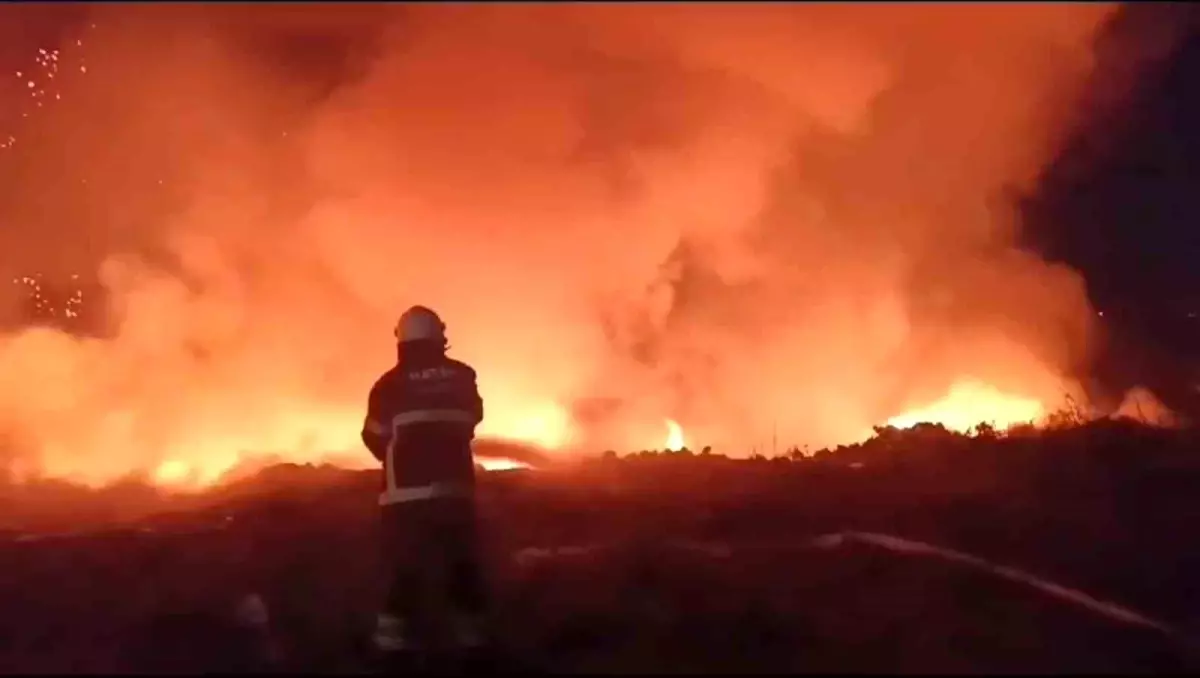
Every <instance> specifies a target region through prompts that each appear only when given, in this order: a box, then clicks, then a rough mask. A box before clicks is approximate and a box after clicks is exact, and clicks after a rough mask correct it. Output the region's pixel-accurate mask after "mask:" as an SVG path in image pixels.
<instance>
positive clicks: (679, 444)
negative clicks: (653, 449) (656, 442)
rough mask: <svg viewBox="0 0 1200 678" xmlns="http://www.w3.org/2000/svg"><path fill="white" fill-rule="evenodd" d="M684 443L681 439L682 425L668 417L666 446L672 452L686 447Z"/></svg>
mask: <svg viewBox="0 0 1200 678" xmlns="http://www.w3.org/2000/svg"><path fill="white" fill-rule="evenodd" d="M686 445H687V444H686V443H685V442H684V440H683V427H682V426H680V425H679V422H677V421H675V420H674V419H668V420H667V444H666V448H667V449H668V450H670V451H672V452H678V451H680V450H682V449H683V448H684V447H686Z"/></svg>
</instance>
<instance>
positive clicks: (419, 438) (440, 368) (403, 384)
mask: <svg viewBox="0 0 1200 678" xmlns="http://www.w3.org/2000/svg"><path fill="white" fill-rule="evenodd" d="M445 330H446V326H445V324H443V323H442V320H441V319H440V318H439V317H438V315H437V314H436V313H434V312H433V311H431V310H430V309H428V308H425V307H423V306H414V307H412V308H410V309H409V310H407V311H405V313H404V314H403V315H402V316H401V317H400V321H399V323H397V325H396V332H395V334H396V346H397V362H396V365H395V366H394V367H393V368H392V369H390V370H388V371H387V372H386V373H385V374H384V375H383V376H382V377H380V378H379V380H378V381H377V382H375V385H374V387H372V389H371V394H370V397H369V401H368V405H367V418H366V422H365V423H364V424H363V432H362V438H363V442H364V443H365V444H366V446H367V448H368V449H369V450H370V451H371V453H372V454H374V455H375V458H376V459H378V460H380V461H381V462H382V463H383V475H384V489H383V492H382V494H380V497H379V504H380V509H381V514H382V539H383V556H384V563H385V567H386V568H387V574H388V576H389V577H390V587H389V590H388V593H387V597H386V600H385V601H384V605H383V608H382V610H381V612H380V614H379V617H378V619H377V623H376V630H375V635H374V643H375V646H376V648H377V649H378V650H380V651H381V652H382V653H384V655H385V657H387V658H388V659H391V660H396V661H398V662H400V663H404V662H408V661H411V660H414V659H421V658H423V657H424V656H425V655H426V653H427V652H429V651H431V650H451V651H454V652H458V651H470V650H479V649H481V648H482V647H483V646H484V644H485V635H486V634H485V628H484V615H485V604H486V600H485V586H484V578H483V572H482V565H481V559H480V554H479V548H478V544H477V537H476V516H475V497H474V489H475V466H474V463H473V460H472V456H471V441H472V440H473V439H474V437H475V426H476V425H477V424H478V423H479V422H480V421H481V420H482V419H483V400H482V399H481V398H480V396H479V390H478V387H477V386H476V382H475V370H474V369H472V368H471V367H470V366H468V365H466V364H465V363H462V362H459V361H457V360H454V359H451V358H449V357H447V356H446V350H447V347H448V344H447V341H446V333H445ZM447 645H448V647H447Z"/></svg>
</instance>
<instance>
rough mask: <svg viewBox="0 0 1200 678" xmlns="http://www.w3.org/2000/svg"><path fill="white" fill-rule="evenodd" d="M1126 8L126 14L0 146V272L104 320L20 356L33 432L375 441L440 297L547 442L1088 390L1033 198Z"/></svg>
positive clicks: (832, 425) (802, 434) (174, 452)
mask: <svg viewBox="0 0 1200 678" xmlns="http://www.w3.org/2000/svg"><path fill="white" fill-rule="evenodd" d="M1112 10H1113V8H1112V7H1110V6H1104V5H1096V4H1081V5H1004V6H1000V5H978V6H975V5H972V6H953V5H947V6H942V5H936V6H935V5H930V6H920V7H914V6H904V7H891V6H878V7H865V6H844V7H843V6H826V5H811V6H788V5H737V6H734V5H729V6H722V5H705V6H684V5H678V6H649V5H647V6H615V5H614V6H587V5H569V4H564V5H544V6H539V5H522V6H511V5H509V6H482V5H480V6H459V5H453V4H447V5H413V6H397V5H382V4H381V5H364V6H358V5H349V6H337V7H334V6H316V5H313V6H305V7H290V6H278V7H276V6H259V7H246V6H240V5H227V6H217V5H212V6H153V5H145V6H116V5H111V6H107V5H97V6H93V7H91V8H90V12H91V14H90V17H89V21H87V22H83V23H81V24H79V26H77V27H75V28H73V29H72V31H73V32H72V33H71V34H70V35H69V36H68V37H65V38H63V40H62V42H63V45H64V46H65V47H64V48H63V56H62V57H61V58H62V60H63V62H66V61H67V60H68V58H70V59H82V58H83V56H84V55H86V68H85V69H83V70H80V69H70V70H68V71H64V72H63V73H62V74H61V75H59V76H58V77H57V79H56V80H55V87H56V88H58V89H60V90H61V92H62V96H61V105H56V106H47V107H44V108H39V110H38V114H37V115H32V116H28V117H27V118H25V119H22V120H20V121H19V132H20V133H19V134H17V135H14V136H16V137H17V143H16V144H15V145H14V146H13V148H11V149H7V150H6V151H5V153H6V155H4V156H3V158H0V165H2V166H3V169H2V170H0V172H3V176H4V179H5V181H4V182H3V184H4V188H3V189H0V190H2V191H3V202H2V203H0V212H2V216H3V219H4V221H5V223H6V224H8V225H9V227H8V228H7V229H5V231H4V233H3V236H2V238H3V241H2V243H0V247H2V251H3V252H5V254H4V255H0V257H3V262H2V263H3V265H4V266H5V267H6V268H9V269H11V272H12V273H13V274H14V275H23V274H24V273H25V270H24V269H27V268H28V267H29V266H30V265H31V262H36V265H37V266H38V267H39V269H40V270H42V271H46V272H48V273H47V275H66V274H68V273H70V272H74V271H78V270H86V271H88V272H90V271H95V272H96V275H97V276H98V277H99V280H100V281H101V283H102V284H103V285H104V287H105V288H106V289H107V293H108V296H107V299H108V301H109V303H110V308H109V309H108V311H109V324H108V330H107V333H106V334H104V335H103V336H99V337H91V338H80V337H78V336H71V335H68V334H65V333H63V332H60V331H56V330H52V329H46V328H41V329H31V330H25V331H20V332H13V333H10V334H8V335H7V336H4V337H3V338H2V339H0V398H3V401H4V402H3V408H2V413H0V426H3V429H4V430H7V431H10V432H11V435H10V438H11V441H12V442H11V443H10V446H11V447H12V448H13V449H14V450H16V451H18V453H19V454H20V459H22V460H24V461H25V462H26V463H27V464H30V465H32V467H34V468H40V469H43V470H46V471H48V472H51V473H55V474H60V475H63V474H66V475H74V476H75V477H79V478H85V479H89V478H90V479H107V478H112V477H115V476H116V475H119V474H120V473H124V472H127V471H129V470H130V469H153V468H156V467H159V466H160V465H161V464H162V463H163V462H166V461H170V460H182V461H183V462H187V463H194V464H197V465H199V466H204V465H207V466H212V467H218V466H222V465H223V464H224V465H228V463H232V462H231V461H230V459H231V458H233V459H236V457H237V455H238V454H239V453H241V452H245V451H269V452H272V453H278V452H281V451H284V452H286V453H287V454H288V455H290V456H292V457H293V458H299V459H303V458H304V457H306V456H307V457H312V458H315V457H317V456H320V455H323V454H325V453H327V452H329V451H331V450H336V451H353V450H354V449H356V445H357V436H358V427H359V426H360V424H361V418H362V414H363V408H364V406H365V394H366V392H367V389H368V388H369V387H370V384H371V382H372V381H373V379H374V378H375V377H376V376H377V375H378V374H379V373H380V372H381V371H382V370H384V369H386V368H387V367H388V364H389V362H390V361H391V358H392V351H393V349H392V346H391V341H392V338H391V333H390V329H391V325H392V324H393V323H394V321H395V318H396V316H397V314H398V313H400V312H401V311H402V310H403V309H404V308H405V307H406V306H407V305H410V304H414V303H421V304H426V305H429V306H432V307H434V308H436V309H438V310H439V311H440V312H441V313H442V315H443V316H444V318H445V320H446V321H447V323H448V324H449V328H450V334H451V337H450V338H451V343H452V346H453V350H454V353H455V354H456V355H457V356H458V357H460V358H462V359H465V360H467V361H468V362H471V363H473V364H474V365H475V366H476V368H477V369H478V371H479V375H480V386H481V389H482V391H483V395H484V397H485V400H486V403H487V409H488V414H487V421H486V422H485V424H484V426H483V429H482V432H483V433H484V434H489V435H499V436H505V437H512V438H517V439H525V440H533V441H536V442H541V443H544V444H549V445H563V446H568V447H571V446H575V447H588V448H596V447H598V446H600V445H611V446H616V447H618V448H629V447H634V446H647V445H654V444H657V443H659V441H660V440H661V438H662V437H663V436H664V435H665V431H664V429H663V420H664V418H668V417H669V418H672V419H675V420H678V421H679V422H680V423H682V424H683V426H684V428H685V429H686V430H687V431H688V439H689V440H696V441H698V442H700V441H704V440H709V441H713V442H715V443H716V444H718V445H725V446H727V447H728V446H732V445H735V444H741V445H742V446H743V448H745V447H748V446H749V445H750V444H752V443H754V442H755V441H763V440H765V439H766V437H768V436H776V437H778V439H779V440H782V441H786V442H787V443H789V444H790V443H792V442H796V443H811V444H814V445H821V444H828V443H833V442H841V441H847V440H852V439H855V438H856V437H858V436H859V435H860V434H861V433H862V432H863V431H869V429H870V426H871V425H873V424H878V423H882V422H883V421H885V420H887V419H888V418H890V417H894V416H896V415H898V414H900V413H902V412H903V411H905V410H908V409H912V408H915V407H918V406H921V405H924V404H928V403H929V402H931V401H933V400H936V399H938V398H941V397H943V396H944V395H945V394H946V393H947V392H949V390H950V389H951V387H952V386H953V385H954V384H955V383H958V382H960V381H963V380H973V381H977V382H983V383H987V384H991V385H992V386H994V387H995V388H997V389H999V390H1001V391H1005V392H1013V393H1015V394H1017V395H1019V396H1020V397H1023V398H1035V399H1038V400H1040V401H1043V402H1049V401H1051V400H1054V399H1057V398H1060V397H1061V396H1062V395H1063V394H1064V393H1066V392H1069V391H1071V390H1072V389H1073V388H1074V386H1073V385H1072V383H1071V382H1070V379H1069V376H1070V375H1071V374H1073V373H1074V372H1075V371H1077V370H1078V369H1079V368H1080V367H1081V366H1083V365H1086V361H1087V359H1088V355H1089V354H1088V349H1089V347H1088V337H1089V332H1090V325H1091V322H1092V317H1093V313H1092V312H1091V311H1090V309H1089V307H1088V302H1087V299H1086V296H1085V294H1084V291H1083V285H1082V281H1081V280H1080V279H1079V278H1078V276H1077V275H1076V274H1074V273H1073V272H1072V271H1070V270H1067V269H1064V268H1062V267H1059V266H1051V265H1048V264H1045V263H1043V262H1041V261H1039V260H1038V259H1036V258H1035V257H1032V256H1030V255H1028V254H1025V253H1023V252H1021V251H1018V250H1017V249H1015V248H1014V246H1013V244H1012V243H1013V242H1014V240H1015V233H1016V229H1017V227H1018V223H1017V219H1016V217H1015V215H1014V213H1013V212H1012V211H1011V208H1010V205H1011V204H1012V202H1013V201H1012V198H1013V197H1015V196H1016V195H1018V194H1020V192H1022V191H1027V190H1029V189H1030V188H1031V186H1032V185H1033V183H1034V182H1035V180H1036V178H1037V175H1038V172H1039V170H1040V168H1041V167H1042V166H1043V164H1044V163H1045V162H1046V161H1047V160H1048V158H1049V157H1050V155H1051V154H1052V153H1053V151H1054V148H1055V144H1056V143H1057V141H1058V140H1059V139H1060V138H1061V136H1062V135H1063V134H1065V133H1066V132H1067V131H1068V130H1067V126H1068V125H1067V123H1068V122H1069V121H1070V120H1071V119H1072V116H1073V115H1074V112H1073V108H1072V106H1073V103H1074V101H1075V98H1076V96H1077V94H1078V93H1079V91H1080V88H1081V86H1082V84H1083V82H1084V80H1085V79H1086V77H1087V76H1088V74H1089V72H1090V69H1091V65H1092V56H1091V48H1090V45H1091V39H1092V37H1093V36H1094V34H1095V33H1096V31H1097V30H1098V27H1099V26H1100V25H1101V23H1102V22H1103V20H1104V19H1105V18H1106V17H1107V16H1108V15H1109V14H1110V13H1111V12H1112ZM79 36H85V37H86V42H84V41H83V40H82V39H79ZM77 40H78V44H76V43H77ZM68 52H70V54H68ZM72 63H74V62H72ZM729 451H730V452H734V453H737V452H740V451H741V450H740V449H730V450H729ZM747 451H748V450H747ZM364 456H365V455H364ZM192 472H195V469H192Z"/></svg>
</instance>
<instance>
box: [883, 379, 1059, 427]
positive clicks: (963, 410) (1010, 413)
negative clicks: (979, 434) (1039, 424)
mask: <svg viewBox="0 0 1200 678" xmlns="http://www.w3.org/2000/svg"><path fill="white" fill-rule="evenodd" d="M1046 414H1047V412H1046V407H1045V405H1043V404H1042V403H1041V402H1039V401H1037V400H1034V399H1032V398H1026V397H1022V396H1017V395H1012V394H1008V393H1004V392H1002V391H1000V390H999V389H997V388H995V387H994V386H991V385H989V384H984V383H980V382H975V381H960V382H958V383H956V384H954V386H952V387H951V388H950V391H949V393H947V394H946V396H945V397H943V398H942V399H940V400H938V401H936V402H934V403H932V404H930V405H927V406H925V407H922V408H918V409H915V410H912V411H909V412H905V413H904V414H901V415H899V416H895V417H892V418H891V419H888V421H887V423H888V425H889V426H895V427H896V428H909V427H911V426H915V425H917V424H920V423H923V422H925V423H931V424H941V425H942V426H945V427H946V428H948V429H950V430H952V431H959V432H963V433H965V432H967V431H970V430H971V429H972V428H974V427H975V426H977V425H979V424H980V423H984V422H986V423H989V424H991V425H992V426H995V427H996V428H1000V429H1005V428H1010V427H1012V426H1015V425H1017V424H1024V423H1032V422H1036V421H1038V420H1040V419H1042V418H1044V417H1045V416H1046Z"/></svg>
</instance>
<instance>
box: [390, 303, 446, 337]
mask: <svg viewBox="0 0 1200 678" xmlns="http://www.w3.org/2000/svg"><path fill="white" fill-rule="evenodd" d="M395 334H396V341H398V342H401V343H403V342H406V341H434V342H438V343H440V344H442V345H443V346H444V345H445V344H446V324H445V323H443V322H442V319H441V318H439V317H438V314H437V313H434V312H433V311H432V310H431V309H429V308H427V307H425V306H413V307H412V308H410V309H408V310H407V311H405V312H404V314H403V315H401V316H400V321H399V322H397V323H396V332H395Z"/></svg>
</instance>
